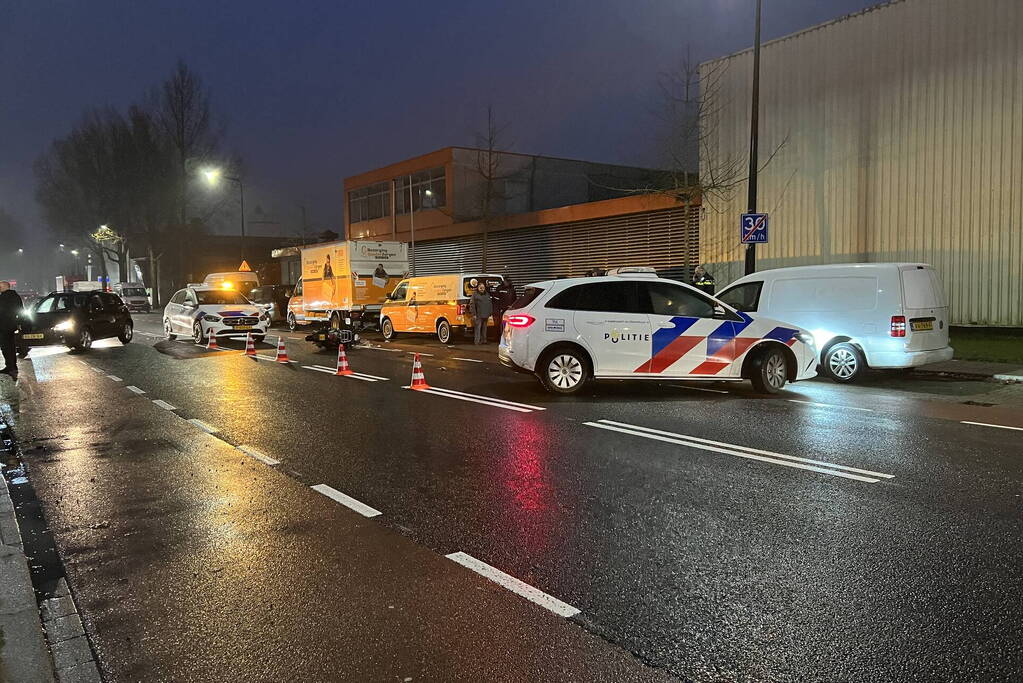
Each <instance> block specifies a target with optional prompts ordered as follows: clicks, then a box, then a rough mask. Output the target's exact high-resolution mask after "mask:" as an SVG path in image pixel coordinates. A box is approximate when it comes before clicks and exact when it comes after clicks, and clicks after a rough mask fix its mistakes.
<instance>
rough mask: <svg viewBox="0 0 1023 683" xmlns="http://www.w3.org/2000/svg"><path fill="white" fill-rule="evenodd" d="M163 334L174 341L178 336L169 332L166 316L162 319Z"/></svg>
mask: <svg viewBox="0 0 1023 683" xmlns="http://www.w3.org/2000/svg"><path fill="white" fill-rule="evenodd" d="M163 334H164V336H165V337H167V339H169V340H171V341H174V340H175V339H177V337H178V335H176V334H174V333H173V332H171V325H170V320H167V319H166V318H165V319H164V321H163Z"/></svg>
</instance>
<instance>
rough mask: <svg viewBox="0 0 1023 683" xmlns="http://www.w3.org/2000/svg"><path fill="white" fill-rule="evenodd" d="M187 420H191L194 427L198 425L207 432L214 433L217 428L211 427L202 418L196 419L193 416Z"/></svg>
mask: <svg viewBox="0 0 1023 683" xmlns="http://www.w3.org/2000/svg"><path fill="white" fill-rule="evenodd" d="M189 422H191V423H192V424H194V425H195V426H196V427H198V428H199V429H201V430H203V431H204V432H206V433H207V434H216V433H217V428H216V427H211V426H210V425H208V424H206V423H205V422H203V421H202V420H197V419H195V418H194V417H193V418H192V419H191V420H189Z"/></svg>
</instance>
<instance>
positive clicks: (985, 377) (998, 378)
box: [912, 368, 1023, 384]
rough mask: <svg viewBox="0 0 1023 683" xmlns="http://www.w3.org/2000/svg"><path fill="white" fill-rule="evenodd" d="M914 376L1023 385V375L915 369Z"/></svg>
mask: <svg viewBox="0 0 1023 683" xmlns="http://www.w3.org/2000/svg"><path fill="white" fill-rule="evenodd" d="M912 374H914V375H921V376H931V377H948V378H949V379H963V380H974V381H978V382H999V383H1001V384H1023V375H992V374H987V373H982V372H960V371H955V370H921V369H919V368H913V371H912Z"/></svg>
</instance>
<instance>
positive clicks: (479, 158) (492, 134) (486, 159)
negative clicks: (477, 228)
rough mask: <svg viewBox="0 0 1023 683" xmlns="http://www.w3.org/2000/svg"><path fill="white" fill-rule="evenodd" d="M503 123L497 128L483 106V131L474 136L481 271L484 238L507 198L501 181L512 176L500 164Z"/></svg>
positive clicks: (504, 148) (503, 145) (489, 108)
mask: <svg viewBox="0 0 1023 683" xmlns="http://www.w3.org/2000/svg"><path fill="white" fill-rule="evenodd" d="M506 131H507V124H505V125H499V124H498V123H497V119H496V118H495V117H494V108H493V106H490V105H488V106H487V129H486V131H484V132H479V133H476V173H477V174H478V175H479V178H480V180H481V185H480V191H479V195H478V204H479V206H478V217H479V220H480V222H481V223H482V225H483V257H482V258H483V261H482V263H481V266H482V269H483V270H484V271H486V270H487V238H488V236H489V234H490V229H491V227H492V225H493V222H494V218H495V217H496V216H497V215H499V214H500V213H503V211H504V206H503V202H504V201H505V200H507V199H508V197H507V194H506V183H505V181H506V180H507V179H508V178H510V177H511V176H512V175H513V174H512V173H510V172H509V171H508V170H507V168H506V165H505V163H504V160H505V153H506V152H508V146H507V141H506V140H505V137H506Z"/></svg>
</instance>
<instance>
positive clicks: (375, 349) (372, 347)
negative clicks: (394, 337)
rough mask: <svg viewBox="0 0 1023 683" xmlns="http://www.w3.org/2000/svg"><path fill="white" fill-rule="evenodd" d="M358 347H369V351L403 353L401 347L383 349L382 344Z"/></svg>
mask: <svg viewBox="0 0 1023 683" xmlns="http://www.w3.org/2000/svg"><path fill="white" fill-rule="evenodd" d="M359 348H360V349H369V350H370V351H387V352H388V353H405V352H404V351H403V350H402V349H385V348H384V347H382V346H359Z"/></svg>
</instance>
